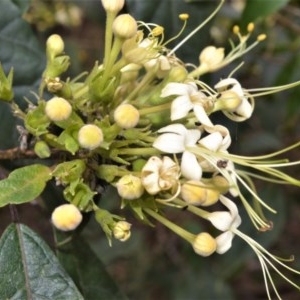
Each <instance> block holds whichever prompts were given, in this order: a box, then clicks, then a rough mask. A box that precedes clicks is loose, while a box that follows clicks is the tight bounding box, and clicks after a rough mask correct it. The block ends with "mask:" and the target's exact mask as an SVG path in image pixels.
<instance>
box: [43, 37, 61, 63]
mask: <svg viewBox="0 0 300 300" xmlns="http://www.w3.org/2000/svg"><path fill="white" fill-rule="evenodd" d="M64 48H65V44H64V41H63V39H62V38H61V36H60V35H58V34H52V35H50V36H49V37H48V39H47V41H46V49H47V54H48V55H49V58H54V57H55V56H57V55H60V54H61V53H62V52H63V51H64Z"/></svg>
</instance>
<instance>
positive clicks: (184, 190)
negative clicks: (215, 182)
mask: <svg viewBox="0 0 300 300" xmlns="http://www.w3.org/2000/svg"><path fill="white" fill-rule="evenodd" d="M181 196H182V199H183V200H184V201H186V202H187V203H189V204H192V205H201V206H209V205H213V204H215V203H216V202H217V201H218V200H219V196H220V191H219V190H218V189H214V188H213V187H212V186H209V187H207V186H205V185H204V184H203V183H202V182H200V181H195V180H190V181H187V182H186V183H184V184H183V185H182V187H181Z"/></svg>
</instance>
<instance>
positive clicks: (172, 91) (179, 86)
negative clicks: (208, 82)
mask: <svg viewBox="0 0 300 300" xmlns="http://www.w3.org/2000/svg"><path fill="white" fill-rule="evenodd" d="M191 87H193V88H194V89H193V90H196V89H197V88H196V85H194V86H192V85H191V84H186V83H175V82H170V83H168V84H167V85H166V86H165V87H164V88H163V89H162V91H161V94H160V96H161V97H163V98H164V97H168V96H171V95H181V96H184V95H186V96H188V94H189V92H190V90H191Z"/></svg>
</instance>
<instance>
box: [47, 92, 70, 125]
mask: <svg viewBox="0 0 300 300" xmlns="http://www.w3.org/2000/svg"><path fill="white" fill-rule="evenodd" d="M45 113H46V115H47V117H48V118H49V119H50V120H52V121H54V122H57V121H63V120H66V119H68V118H69V116H70V115H71V113H72V106H71V104H70V103H69V102H68V101H67V100H66V99H64V98H61V97H53V98H52V99H50V100H49V101H47V103H46V106H45Z"/></svg>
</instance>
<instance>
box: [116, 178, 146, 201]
mask: <svg viewBox="0 0 300 300" xmlns="http://www.w3.org/2000/svg"><path fill="white" fill-rule="evenodd" d="M116 187H117V190H118V193H119V195H120V196H121V197H122V198H124V199H127V200H134V199H138V198H140V197H141V196H142V195H143V193H144V187H143V185H142V181H141V179H140V178H139V177H136V176H133V175H131V174H128V175H125V176H123V177H122V178H121V179H120V180H119V181H118V182H117V184H116Z"/></svg>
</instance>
